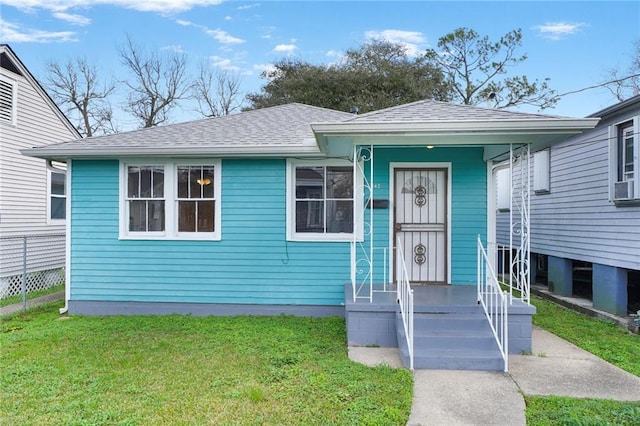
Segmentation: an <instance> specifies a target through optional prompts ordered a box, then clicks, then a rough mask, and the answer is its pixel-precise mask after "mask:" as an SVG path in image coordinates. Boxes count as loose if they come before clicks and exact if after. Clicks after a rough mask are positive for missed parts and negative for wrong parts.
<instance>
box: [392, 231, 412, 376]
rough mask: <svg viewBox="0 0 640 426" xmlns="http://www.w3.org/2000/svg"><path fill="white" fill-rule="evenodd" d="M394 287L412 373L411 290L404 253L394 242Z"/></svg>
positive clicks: (398, 244)
mask: <svg viewBox="0 0 640 426" xmlns="http://www.w3.org/2000/svg"><path fill="white" fill-rule="evenodd" d="M396 250H397V251H396V259H397V260H396V287H397V292H398V303H399V304H400V314H401V316H402V325H403V327H404V334H405V336H406V340H407V349H408V352H409V368H410V369H411V370H412V371H413V290H412V289H411V283H410V282H409V274H408V273H407V265H406V264H405V262H404V253H403V252H402V247H401V245H400V241H396Z"/></svg>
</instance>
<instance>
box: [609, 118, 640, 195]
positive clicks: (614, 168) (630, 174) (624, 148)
mask: <svg viewBox="0 0 640 426" xmlns="http://www.w3.org/2000/svg"><path fill="white" fill-rule="evenodd" d="M638 122H639V119H638V117H634V118H633V119H631V120H627V121H624V122H622V123H619V124H616V125H614V126H610V128H609V140H610V144H609V167H610V170H609V176H610V198H611V200H612V201H614V202H615V203H620V204H625V203H626V202H629V201H634V202H637V201H638V200H640V173H639V172H638V171H639V169H640V163H639V159H638V157H639V154H640V137H638V132H639V130H640V129H639V124H638Z"/></svg>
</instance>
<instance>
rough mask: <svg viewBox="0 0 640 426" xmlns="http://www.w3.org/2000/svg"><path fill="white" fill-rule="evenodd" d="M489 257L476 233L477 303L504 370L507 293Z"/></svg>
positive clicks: (507, 353) (507, 359)
mask: <svg viewBox="0 0 640 426" xmlns="http://www.w3.org/2000/svg"><path fill="white" fill-rule="evenodd" d="M492 265H493V263H492V262H491V258H490V257H489V256H488V255H487V252H486V251H485V249H484V246H483V245H482V240H481V239H480V235H478V303H479V304H481V305H482V308H483V309H484V313H485V315H486V317H487V319H488V320H489V325H490V326H491V331H492V332H493V336H494V337H495V339H496V343H497V344H498V349H499V350H500V354H501V355H502V359H503V360H504V372H505V373H506V372H507V371H508V370H509V330H508V318H509V317H508V305H509V293H507V292H504V291H502V289H501V288H500V283H499V282H498V278H497V277H496V273H495V270H494V268H493V266H492Z"/></svg>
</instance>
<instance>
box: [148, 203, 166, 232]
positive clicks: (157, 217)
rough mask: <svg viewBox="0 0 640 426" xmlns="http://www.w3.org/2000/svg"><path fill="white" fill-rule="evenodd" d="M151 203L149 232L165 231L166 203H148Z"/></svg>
mask: <svg viewBox="0 0 640 426" xmlns="http://www.w3.org/2000/svg"><path fill="white" fill-rule="evenodd" d="M147 203H149V218H148V223H149V229H148V230H149V231H156V232H158V231H164V201H147Z"/></svg>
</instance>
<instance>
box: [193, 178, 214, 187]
mask: <svg viewBox="0 0 640 426" xmlns="http://www.w3.org/2000/svg"><path fill="white" fill-rule="evenodd" d="M196 182H198V185H200V186H207V185H211V179H209V178H204V179H198V180H197V181H196Z"/></svg>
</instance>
